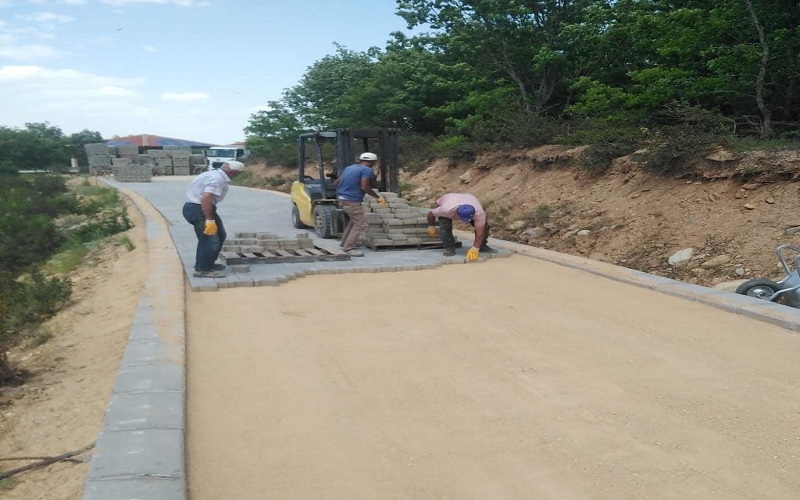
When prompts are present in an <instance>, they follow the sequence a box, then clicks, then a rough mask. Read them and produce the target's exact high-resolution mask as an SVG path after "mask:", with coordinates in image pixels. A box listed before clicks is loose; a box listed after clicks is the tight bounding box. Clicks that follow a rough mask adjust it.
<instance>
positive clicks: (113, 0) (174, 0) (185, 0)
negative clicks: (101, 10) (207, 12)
mask: <svg viewBox="0 0 800 500" xmlns="http://www.w3.org/2000/svg"><path fill="white" fill-rule="evenodd" d="M100 3H104V4H108V5H113V6H114V7H120V6H123V5H128V4H137V3H157V4H172V5H177V6H178V7H206V6H208V5H211V2H198V1H196V0H100Z"/></svg>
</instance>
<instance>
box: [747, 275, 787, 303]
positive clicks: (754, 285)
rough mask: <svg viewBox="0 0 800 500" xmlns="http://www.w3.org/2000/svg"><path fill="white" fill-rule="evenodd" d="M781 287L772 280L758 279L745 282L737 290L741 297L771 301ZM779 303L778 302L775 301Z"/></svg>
mask: <svg viewBox="0 0 800 500" xmlns="http://www.w3.org/2000/svg"><path fill="white" fill-rule="evenodd" d="M780 289H781V286H780V285H779V284H777V283H775V282H774V281H772V280H768V279H766V278H757V279H754V280H749V281H745V282H744V283H742V284H741V285H739V286H738V287H737V288H736V293H738V294H740V295H747V296H748V297H755V298H757V299H762V300H769V298H770V297H771V296H772V295H774V294H775V293H776V292H778V291H779V290H780ZM773 302H777V300H775V301H773Z"/></svg>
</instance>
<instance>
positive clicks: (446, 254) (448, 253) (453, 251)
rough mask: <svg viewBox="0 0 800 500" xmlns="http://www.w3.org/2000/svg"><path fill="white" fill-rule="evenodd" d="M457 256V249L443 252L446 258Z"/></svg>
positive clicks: (447, 249) (448, 249)
mask: <svg viewBox="0 0 800 500" xmlns="http://www.w3.org/2000/svg"><path fill="white" fill-rule="evenodd" d="M455 254H456V249H455V248H445V249H444V252H442V255H444V256H445V257H452V256H453V255H455Z"/></svg>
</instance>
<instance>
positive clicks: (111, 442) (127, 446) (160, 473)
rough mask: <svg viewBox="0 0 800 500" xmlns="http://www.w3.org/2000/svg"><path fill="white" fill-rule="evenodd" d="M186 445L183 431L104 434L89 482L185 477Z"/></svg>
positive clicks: (94, 455) (99, 441)
mask: <svg viewBox="0 0 800 500" xmlns="http://www.w3.org/2000/svg"><path fill="white" fill-rule="evenodd" d="M183 446H184V435H183V429H148V430H128V431H116V432H102V433H101V434H100V437H99V438H98V439H97V445H96V446H95V451H94V453H93V455H92V460H91V466H90V468H89V474H88V476H87V481H97V480H100V479H104V478H107V479H139V478H142V477H163V478H181V477H183V470H184V468H183V467H184V463H183V449H184V448H183ZM119 450H126V452H125V453H120V452H119Z"/></svg>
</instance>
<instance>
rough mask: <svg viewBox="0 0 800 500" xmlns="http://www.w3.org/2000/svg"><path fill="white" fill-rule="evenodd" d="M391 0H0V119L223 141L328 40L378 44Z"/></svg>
mask: <svg viewBox="0 0 800 500" xmlns="http://www.w3.org/2000/svg"><path fill="white" fill-rule="evenodd" d="M395 11H396V3H395V1H394V0H341V1H339V0H302V1H291V0H0V97H2V101H1V102H2V105H0V106H1V107H0V126H6V127H18V128H22V127H24V125H25V123H32V122H37V123H40V122H49V123H50V125H52V126H56V127H59V128H60V129H61V130H62V131H63V132H64V133H65V134H67V135H69V134H72V133H74V132H79V131H81V130H83V129H89V130H93V131H98V132H100V133H101V134H102V135H103V136H104V137H105V138H110V137H112V136H114V135H117V136H126V135H131V134H155V135H162V136H167V137H176V138H181V139H189V140H195V141H202V142H209V143H220V144H227V143H231V142H235V141H239V140H243V139H244V132H243V130H242V129H243V128H244V127H245V126H247V122H248V118H249V117H250V115H251V114H252V113H254V112H256V111H258V110H259V109H263V108H264V106H265V104H266V103H267V101H271V100H278V99H279V98H280V97H281V92H282V91H283V90H284V89H286V88H289V87H292V86H294V85H296V84H297V83H298V82H299V80H300V78H301V77H302V76H303V74H304V73H305V72H306V70H307V69H308V67H309V66H311V65H313V64H314V62H316V61H318V60H320V59H322V58H323V57H325V56H326V55H328V54H333V53H335V51H336V49H335V47H334V45H333V44H334V42H336V43H339V44H341V45H343V46H344V47H346V48H348V49H351V50H355V51H364V50H366V49H367V48H369V47H371V46H377V47H380V48H384V47H385V44H386V41H387V40H388V39H389V38H390V33H391V32H393V31H406V25H405V22H404V21H403V19H402V18H401V17H399V16H397V15H396V14H395Z"/></svg>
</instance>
